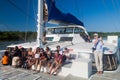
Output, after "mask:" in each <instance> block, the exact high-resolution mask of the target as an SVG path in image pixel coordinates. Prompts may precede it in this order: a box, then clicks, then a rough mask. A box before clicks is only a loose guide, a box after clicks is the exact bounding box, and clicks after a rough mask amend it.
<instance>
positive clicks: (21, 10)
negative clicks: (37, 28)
mask: <svg viewBox="0 0 120 80" xmlns="http://www.w3.org/2000/svg"><path fill="white" fill-rule="evenodd" d="M7 1H8V2H9V3H10V4H11V5H12V6H14V7H15V8H16V9H18V10H19V11H20V12H21V13H23V14H24V15H25V16H28V17H29V18H31V19H32V20H33V21H35V22H37V20H36V19H35V18H34V17H32V16H31V15H30V14H28V13H26V12H25V11H24V10H23V9H21V8H20V7H19V6H17V5H16V4H15V2H13V1H11V0H7Z"/></svg>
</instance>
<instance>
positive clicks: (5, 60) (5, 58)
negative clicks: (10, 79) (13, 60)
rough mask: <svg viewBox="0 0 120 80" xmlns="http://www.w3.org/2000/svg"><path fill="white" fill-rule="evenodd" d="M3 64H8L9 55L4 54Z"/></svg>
mask: <svg viewBox="0 0 120 80" xmlns="http://www.w3.org/2000/svg"><path fill="white" fill-rule="evenodd" d="M2 64H3V65H6V64H8V56H3V58H2Z"/></svg>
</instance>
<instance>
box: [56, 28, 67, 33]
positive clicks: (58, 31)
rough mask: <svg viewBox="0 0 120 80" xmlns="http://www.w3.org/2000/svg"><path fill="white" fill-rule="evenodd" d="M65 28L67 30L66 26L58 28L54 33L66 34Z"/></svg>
mask: <svg viewBox="0 0 120 80" xmlns="http://www.w3.org/2000/svg"><path fill="white" fill-rule="evenodd" d="M64 30H65V28H56V29H55V30H54V33H57V34H64V33H65V32H64Z"/></svg>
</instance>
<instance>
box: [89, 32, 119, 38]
mask: <svg viewBox="0 0 120 80" xmlns="http://www.w3.org/2000/svg"><path fill="white" fill-rule="evenodd" d="M94 33H97V34H99V36H101V37H103V38H107V36H114V35H117V36H118V37H120V32H88V34H89V35H90V37H92V38H93V34H94Z"/></svg>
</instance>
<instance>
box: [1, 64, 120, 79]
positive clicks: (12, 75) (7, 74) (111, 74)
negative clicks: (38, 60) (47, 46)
mask: <svg viewBox="0 0 120 80" xmlns="http://www.w3.org/2000/svg"><path fill="white" fill-rule="evenodd" d="M0 80H120V66H119V67H118V69H117V70H116V71H107V72H104V73H103V74H102V75H98V74H95V72H94V71H93V75H92V76H91V77H90V78H89V79H84V78H81V77H75V76H72V75H68V76H67V77H62V76H52V75H49V74H45V73H35V72H34V71H31V70H25V69H22V68H12V67H11V66H3V65H1V64H0Z"/></svg>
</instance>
